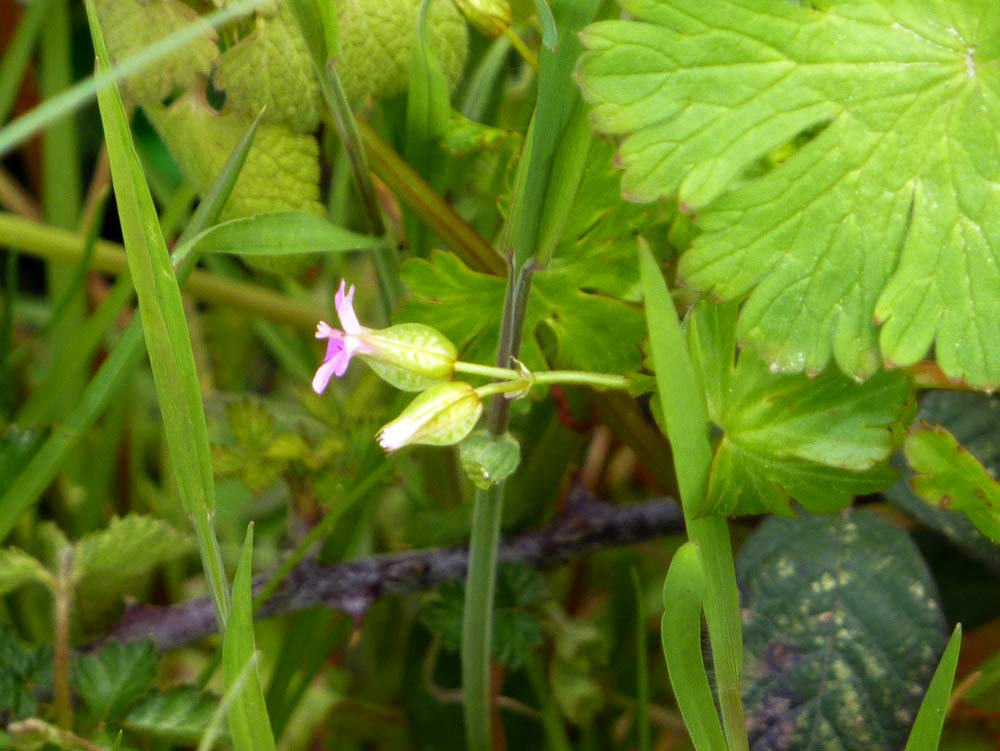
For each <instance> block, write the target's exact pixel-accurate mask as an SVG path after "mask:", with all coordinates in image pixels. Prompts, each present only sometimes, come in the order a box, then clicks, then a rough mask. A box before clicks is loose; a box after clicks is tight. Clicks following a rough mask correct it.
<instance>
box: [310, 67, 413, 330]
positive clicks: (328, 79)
mask: <svg viewBox="0 0 1000 751" xmlns="http://www.w3.org/2000/svg"><path fill="white" fill-rule="evenodd" d="M319 79H320V89H321V90H322V92H323V99H324V100H325V101H326V106H327V108H328V110H329V112H330V116H331V117H332V119H333V126H334V128H335V129H336V131H337V135H338V136H339V137H340V142H341V144H342V145H343V147H344V152H345V153H346V154H347V160H348V162H350V165H351V174H352V175H353V176H354V186H355V188H357V191H358V198H359V199H360V202H361V209H362V211H363V212H364V215H365V220H366V221H367V224H368V230H369V231H370V232H371V233H372V234H373V235H375V236H376V237H381V238H383V240H384V242H382V243H381V244H380V245H379V247H378V248H376V249H375V251H374V253H373V257H374V261H375V268H376V270H377V271H378V281H379V291H380V293H381V295H382V307H383V309H384V313H385V315H386V318H388V317H389V314H390V313H391V312H392V310H393V308H394V307H395V306H396V300H398V299H399V297H400V295H402V293H403V283H402V281H400V278H399V269H398V266H399V258H398V257H397V255H396V249H395V247H394V246H393V244H392V242H391V240H390V239H389V237H388V235H387V233H386V228H385V222H384V221H383V220H382V209H381V208H380V207H379V203H378V194H377V193H376V191H375V181H374V180H372V173H371V170H370V169H369V168H368V159H367V158H366V156H365V148H364V146H363V145H362V144H361V137H360V136H359V135H358V124H357V122H356V121H355V119H354V112H353V111H352V110H351V105H350V103H349V102H348V101H347V94H346V93H344V87H343V85H342V84H341V83H340V76H338V75H337V65H336V61H335V60H329V61H327V63H326V66H325V70H323V71H320V76H319Z"/></svg>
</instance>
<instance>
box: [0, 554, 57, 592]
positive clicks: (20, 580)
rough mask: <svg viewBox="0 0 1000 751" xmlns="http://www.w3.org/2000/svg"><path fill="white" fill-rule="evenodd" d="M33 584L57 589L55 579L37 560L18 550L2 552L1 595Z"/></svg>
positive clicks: (0, 556) (0, 558)
mask: <svg viewBox="0 0 1000 751" xmlns="http://www.w3.org/2000/svg"><path fill="white" fill-rule="evenodd" d="M31 582H37V583H38V584H43V585H45V586H47V587H49V588H50V589H54V588H55V579H54V577H53V576H52V574H50V573H49V571H48V570H47V569H46V568H45V566H43V565H42V564H41V562H39V561H38V560H37V559H35V558H33V557H31V556H30V555H28V554H27V553H25V552H24V551H23V550H19V549H17V548H5V549H3V550H0V595H5V594H7V593H8V592H11V591H13V590H15V589H17V588H18V587H20V586H23V585H25V584H30V583H31Z"/></svg>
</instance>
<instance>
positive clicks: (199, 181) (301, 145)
mask: <svg viewBox="0 0 1000 751" xmlns="http://www.w3.org/2000/svg"><path fill="white" fill-rule="evenodd" d="M146 113H147V114H148V115H149V118H150V120H151V121H152V123H153V125H154V126H155V127H156V129H157V132H159V134H160V136H161V137H162V138H163V140H164V141H165V142H166V144H167V147H168V148H169V149H170V152H171V153H172V154H173V155H174V157H175V158H176V159H177V161H178V162H179V163H180V165H181V167H182V168H183V170H184V172H185V173H186V174H187V176H188V179H190V180H191V182H192V184H193V185H194V186H195V187H196V188H197V189H198V191H199V192H204V191H205V190H207V189H208V188H209V187H210V186H211V185H212V182H213V180H215V177H216V176H217V175H218V174H219V172H220V171H221V170H222V167H223V165H224V164H225V162H226V159H228V157H229V155H230V154H231V153H232V152H233V149H234V148H235V147H236V145H237V144H238V143H239V142H240V139H241V138H243V135H244V133H246V131H247V128H248V127H249V125H250V123H251V121H252V119H253V118H252V117H250V116H248V115H242V114H239V113H234V112H222V113H219V112H216V111H215V110H213V109H211V108H210V107H209V106H208V104H207V103H206V102H205V101H204V100H203V99H202V98H199V97H196V96H192V95H188V96H184V97H181V98H180V99H178V100H177V101H176V102H174V103H173V104H171V105H170V106H169V107H147V108H146ZM269 211H307V212H309V213H312V214H317V215H322V213H323V207H322V206H321V205H320V203H319V146H318V145H317V143H316V139H315V138H313V137H312V136H310V135H301V134H297V133H293V132H292V131H291V130H289V129H288V128H287V127H285V126H283V125H275V124H273V123H272V124H262V125H261V126H260V128H259V129H258V131H257V137H256V138H255V139H254V144H253V146H252V147H251V148H250V153H249V154H248V155H247V159H246V163H245V164H244V165H243V169H242V170H241V171H240V176H239V178H238V179H237V180H236V185H235V186H234V188H233V192H232V195H231V196H230V198H229V201H228V202H227V203H226V208H225V209H224V211H223V213H222V217H221V218H222V219H223V220H226V219H236V218H239V217H244V216H251V215H253V214H264V213H267V212H269Z"/></svg>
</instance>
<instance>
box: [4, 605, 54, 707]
mask: <svg viewBox="0 0 1000 751" xmlns="http://www.w3.org/2000/svg"><path fill="white" fill-rule="evenodd" d="M51 688H52V649H51V648H50V647H29V646H28V645H26V644H24V643H23V642H22V641H21V640H20V639H18V638H17V635H16V634H15V633H14V630H13V629H11V628H10V627H9V626H7V625H5V624H3V623H0V720H4V721H6V720H11V719H14V720H20V719H23V718H25V717H30V716H32V715H34V714H35V713H36V711H37V707H38V703H37V699H36V692H39V693H40V692H41V691H44V690H46V689H48V690H51Z"/></svg>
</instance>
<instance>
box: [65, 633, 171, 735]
mask: <svg viewBox="0 0 1000 751" xmlns="http://www.w3.org/2000/svg"><path fill="white" fill-rule="evenodd" d="M155 678H156V650H155V647H154V645H153V642H152V641H144V642H132V643H130V644H120V643H119V642H111V643H110V644H108V645H107V646H105V647H103V648H102V649H101V651H100V652H97V653H96V654H87V655H82V656H81V657H80V659H79V660H78V661H77V663H76V675H75V685H76V690H77V692H78V693H79V694H80V698H81V699H83V701H84V702H85V703H86V704H87V705H88V706H89V707H90V709H91V710H92V711H93V712H94V714H95V715H96V716H97V718H98V719H99V720H102V721H104V720H108V719H113V718H115V717H117V716H118V715H119V714H121V712H122V711H123V710H125V709H127V708H128V707H129V706H130V705H131V704H134V703H135V702H136V701H138V700H139V698H141V697H142V695H143V694H145V693H146V692H147V691H148V690H149V688H150V687H151V686H152V685H153V680H154V679H155Z"/></svg>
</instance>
